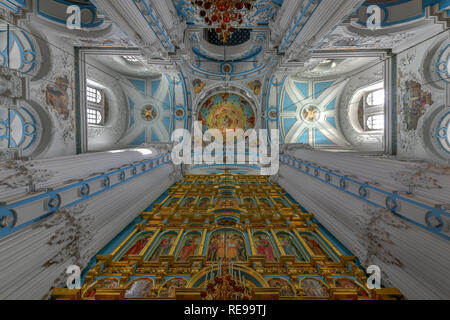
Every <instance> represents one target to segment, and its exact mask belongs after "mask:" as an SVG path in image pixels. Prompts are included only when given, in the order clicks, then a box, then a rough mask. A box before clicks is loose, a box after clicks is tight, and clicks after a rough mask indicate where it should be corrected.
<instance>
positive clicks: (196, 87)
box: [192, 79, 206, 94]
mask: <svg viewBox="0 0 450 320" xmlns="http://www.w3.org/2000/svg"><path fill="white" fill-rule="evenodd" d="M192 86H193V87H194V92H195V93H196V94H199V93H200V92H202V90H203V88H204V87H205V86H206V83H204V82H203V81H202V80H200V79H195V80H194V81H192Z"/></svg>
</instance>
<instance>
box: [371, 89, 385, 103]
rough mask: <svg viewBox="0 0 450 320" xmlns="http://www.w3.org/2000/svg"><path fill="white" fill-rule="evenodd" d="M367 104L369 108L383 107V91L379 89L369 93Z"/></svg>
mask: <svg viewBox="0 0 450 320" xmlns="http://www.w3.org/2000/svg"><path fill="white" fill-rule="evenodd" d="M367 104H368V105H369V106H379V105H384V90H383V89H381V90H377V91H374V92H371V93H370V94H369V95H368V96H367Z"/></svg>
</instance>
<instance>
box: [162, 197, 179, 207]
mask: <svg viewBox="0 0 450 320" xmlns="http://www.w3.org/2000/svg"><path fill="white" fill-rule="evenodd" d="M178 200H180V198H170V199H167V201H166V202H164V207H169V208H173V207H175V206H176V205H177V203H178Z"/></svg>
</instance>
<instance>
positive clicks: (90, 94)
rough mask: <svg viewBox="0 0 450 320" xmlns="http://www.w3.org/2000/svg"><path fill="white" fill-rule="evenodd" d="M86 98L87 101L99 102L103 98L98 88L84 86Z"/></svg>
mask: <svg viewBox="0 0 450 320" xmlns="http://www.w3.org/2000/svg"><path fill="white" fill-rule="evenodd" d="M86 99H87V101H88V102H91V103H95V104H100V103H102V100H103V98H102V93H101V92H100V90H98V89H95V88H92V87H86Z"/></svg>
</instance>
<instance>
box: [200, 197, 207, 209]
mask: <svg viewBox="0 0 450 320" xmlns="http://www.w3.org/2000/svg"><path fill="white" fill-rule="evenodd" d="M209 203H210V199H209V198H202V199H200V201H199V202H198V208H199V209H206V208H208V206H209Z"/></svg>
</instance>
